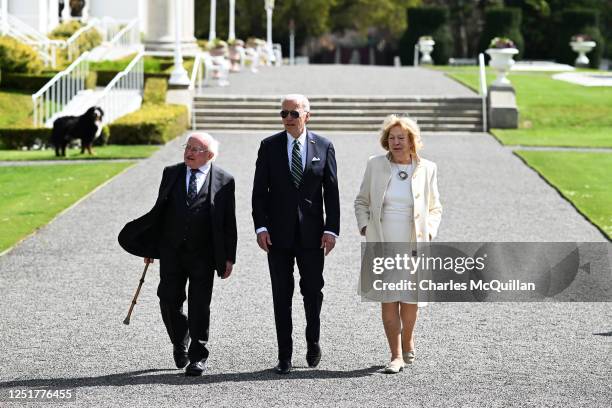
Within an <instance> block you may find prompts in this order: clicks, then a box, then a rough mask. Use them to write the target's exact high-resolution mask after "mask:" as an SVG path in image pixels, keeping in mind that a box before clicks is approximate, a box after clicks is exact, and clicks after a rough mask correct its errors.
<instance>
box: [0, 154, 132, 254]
mask: <svg viewBox="0 0 612 408" xmlns="http://www.w3.org/2000/svg"><path fill="white" fill-rule="evenodd" d="M132 164H133V163H131V162H121V163H91V164H66V165H47V166H11V167H0V231H2V234H0V252H2V251H3V250H5V249H7V248H9V247H11V246H12V245H14V244H15V243H16V242H18V241H19V240H20V239H22V238H24V237H25V236H27V235H28V234H30V233H31V232H33V231H34V230H36V229H37V228H40V227H42V226H43V225H45V224H47V223H48V222H49V221H51V220H52V219H53V218H54V217H55V216H56V215H57V214H58V213H59V212H60V211H62V210H63V209H65V208H67V207H69V206H70V205H72V204H73V203H74V202H76V201H77V200H78V199H80V198H81V197H83V196H84V195H85V194H87V193H89V192H90V191H91V190H93V189H94V188H95V187H96V186H98V185H100V184H101V183H103V182H104V181H106V180H108V179H110V178H111V177H113V176H115V175H116V174H117V173H119V172H121V171H122V170H123V169H125V168H127V167H129V166H131V165H132Z"/></svg>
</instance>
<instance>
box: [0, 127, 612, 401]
mask: <svg viewBox="0 0 612 408" xmlns="http://www.w3.org/2000/svg"><path fill="white" fill-rule="evenodd" d="M217 136H218V138H219V139H220V141H221V154H220V158H219V160H218V164H219V165H220V166H222V167H224V168H226V169H227V170H229V171H230V172H231V173H232V174H234V175H235V177H236V181H237V192H236V193H237V206H238V227H239V251H238V264H237V265H236V268H235V272H234V276H233V277H232V278H231V279H229V280H228V281H221V280H218V279H217V280H215V285H216V287H215V290H214V295H213V304H212V323H211V356H210V359H209V371H208V372H207V374H206V375H205V376H203V377H201V378H195V379H194V378H185V377H184V376H183V375H182V372H181V371H179V370H176V369H173V361H172V355H171V348H170V346H169V344H168V340H167V336H166V333H165V329H164V327H163V323H162V321H161V318H160V315H159V311H158V302H157V297H156V295H155V290H156V285H157V282H158V279H159V278H158V273H159V272H158V271H159V269H158V264H157V263H156V264H154V266H153V268H151V270H150V271H149V274H148V277H147V280H146V282H145V284H144V288H143V291H142V293H141V296H140V300H139V302H138V304H137V305H136V309H135V312H134V315H133V317H132V323H131V325H130V326H124V325H123V324H122V323H121V322H122V320H123V318H124V317H125V314H126V312H127V309H128V306H129V302H130V300H131V298H132V295H133V292H134V290H135V288H136V285H137V283H138V279H139V277H140V274H141V272H142V266H143V264H142V261H141V260H139V259H136V258H134V257H132V256H130V255H128V254H126V253H124V252H123V251H122V250H121V249H120V247H119V246H118V244H117V241H116V236H117V233H118V232H119V230H120V229H121V227H122V226H123V224H124V223H125V222H127V221H128V220H130V219H132V218H135V217H137V216H139V215H141V214H142V213H144V212H145V211H147V210H148V209H149V208H150V207H151V206H152V205H153V202H154V200H155V196H156V194H157V189H158V183H159V181H160V178H161V170H162V168H163V167H164V166H166V165H168V164H171V163H174V162H176V161H179V160H180V157H181V152H180V150H179V147H178V146H179V144H180V141H178V140H177V141H174V142H172V143H170V144H169V145H167V146H166V147H165V148H163V149H161V150H160V151H158V152H157V153H155V154H154V155H153V156H152V157H151V158H150V159H148V160H144V161H141V162H139V163H138V164H136V165H135V166H134V167H132V168H131V169H129V170H127V171H126V172H124V173H123V174H121V175H120V176H119V177H117V178H116V179H114V180H113V181H111V182H110V183H109V184H107V185H106V186H104V187H103V188H101V189H99V190H98V191H96V193H95V194H93V195H91V196H90V197H89V198H87V199H85V200H84V201H83V202H82V203H81V204H80V205H78V206H76V207H75V208H73V209H71V210H70V211H67V212H66V213H64V214H62V215H61V216H60V217H58V218H57V219H56V220H54V221H53V222H51V223H50V224H49V225H48V226H46V227H44V228H42V229H41V230H40V231H39V232H38V233H37V234H36V235H34V236H32V237H30V238H29V239H27V240H25V241H24V242H23V243H22V244H20V245H19V246H17V247H16V248H15V249H14V250H13V251H11V252H9V253H8V254H7V255H5V256H3V257H1V258H0V276H1V278H0V298H1V299H2V308H1V312H0V321H1V322H2V323H1V331H0V350H2V352H1V353H2V354H1V355H2V359H1V363H0V392H2V395H6V393H7V389H8V388H11V389H14V388H21V389H23V388H40V387H55V388H72V389H75V390H76V394H77V401H78V406H79V407H101V406H111V407H114V406H116V407H124V406H134V407H141V406H142V407H151V406H166V407H168V406H249V407H271V406H284V407H285V406H305V407H306V406H309V407H310V406H313V405H315V404H316V405H320V406H343V407H344V406H346V407H352V406H354V407H363V406H368V405H370V406H428V407H431V406H434V407H436V406H439V407H448V406H479V407H480V406H490V407H501V406H526V405H533V406H569V405H570V404H571V406H574V407H576V406H585V407H586V406H589V407H598V406H607V405H608V404H609V401H610V397H611V396H612V390H611V385H610V377H611V374H612V370H611V367H612V365H611V363H612V361H611V353H610V345H611V338H612V337H610V336H611V335H612V327H611V324H610V322H611V321H612V319H611V318H612V312H611V310H610V307H609V305H608V304H604V303H571V304H570V303H566V304H558V303H522V304H521V303H504V304H502V303H497V304H493V303H488V304H476V303H466V304H457V303H444V304H442V303H439V304H431V305H430V306H428V307H426V308H425V309H423V310H422V312H421V316H420V320H419V322H418V324H417V329H416V342H417V360H416V362H415V364H414V365H413V366H412V367H409V368H408V369H407V370H406V372H404V373H403V374H401V375H396V376H388V375H383V374H379V373H378V372H377V370H379V369H380V368H381V367H382V365H384V364H385V363H386V362H387V358H388V355H387V346H386V341H385V337H384V334H383V329H382V324H381V322H380V317H379V314H380V312H379V306H378V305H376V304H371V303H361V302H360V299H359V297H358V296H357V294H356V280H357V274H358V265H359V250H360V247H359V242H360V238H359V236H358V234H357V231H356V226H355V221H354V216H353V211H352V207H353V205H352V203H353V199H354V197H355V194H356V192H357V189H358V188H359V182H360V180H361V177H362V174H363V171H364V167H365V163H366V160H367V157H368V156H370V155H371V154H375V153H377V152H378V151H379V148H378V147H377V143H376V139H377V138H376V136H375V135H356V134H342V133H337V134H332V135H330V138H331V139H332V140H333V142H334V143H335V145H336V150H337V156H338V166H339V169H338V170H339V177H340V188H341V202H342V211H343V212H342V231H341V238H340V240H339V242H338V245H337V247H336V250H335V251H334V252H333V253H332V254H331V255H330V257H329V258H327V266H326V269H325V277H326V287H325V289H324V293H325V301H324V305H323V312H322V347H323V359H322V363H321V365H320V367H319V369H317V370H311V369H307V368H305V366H306V363H305V359H304V355H305V351H306V350H305V341H304V338H303V330H304V327H305V323H304V318H303V312H302V310H303V308H302V306H301V299H300V297H299V296H297V295H296V296H295V297H294V302H295V304H294V325H295V334H296V335H295V337H294V338H295V352H294V365H295V366H296V367H297V369H296V370H295V372H294V373H293V374H291V375H289V376H285V377H279V376H277V375H275V374H273V373H272V372H271V370H270V368H271V367H272V366H273V365H274V364H275V357H276V348H275V336H274V326H273V316H272V299H271V289H270V283H269V276H268V271H267V266H266V262H265V256H264V254H263V253H262V252H261V251H260V250H259V249H258V248H257V247H256V243H255V240H254V236H253V231H252V222H251V217H250V192H251V183H252V177H253V170H254V162H255V156H256V150H257V146H258V142H259V140H261V139H262V138H263V137H264V136H265V135H264V134H247V133H244V132H241V133H240V134H218V135H217ZM424 142H425V144H426V148H425V150H424V152H423V156H424V157H427V158H429V159H432V160H434V161H436V162H437V163H438V165H439V184H440V191H441V194H442V203H443V205H444V211H445V212H444V215H443V220H442V226H441V229H440V237H439V238H440V240H446V241H453V240H458V241H486V240H492V241H548V240H552V241H565V240H567V241H603V240H605V239H604V237H603V236H602V235H601V234H600V233H599V232H598V231H597V229H595V228H594V227H593V226H592V225H591V224H589V223H588V222H587V221H586V220H584V219H583V218H582V217H581V216H580V215H579V214H577V213H576V212H575V211H574V209H573V208H572V207H571V205H570V204H569V203H567V202H566V201H565V200H563V199H562V198H561V197H560V196H559V195H558V194H557V193H556V192H555V191H554V190H553V189H552V188H551V187H549V186H548V185H547V184H546V183H545V182H544V181H542V180H541V178H540V177H539V176H538V175H537V174H536V173H535V172H533V171H532V170H530V169H529V168H527V167H526V166H524V165H523V164H522V162H521V161H520V159H518V158H517V157H515V156H514V155H513V154H512V153H511V152H510V151H509V150H508V149H506V148H504V147H503V146H500V145H499V144H498V143H497V142H496V141H495V140H494V139H493V138H492V137H490V136H488V135H485V134H453V135H445V134H436V135H427V136H425V138H424ZM0 405H2V406H3V403H2V402H1V401H0Z"/></svg>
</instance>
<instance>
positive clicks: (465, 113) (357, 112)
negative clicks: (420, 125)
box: [193, 108, 482, 118]
mask: <svg viewBox="0 0 612 408" xmlns="http://www.w3.org/2000/svg"><path fill="white" fill-rule="evenodd" d="M193 113H194V114H195V115H197V116H207V117H219V116H247V113H246V112H245V111H244V110H234V109H217V108H196V109H194V110H193ZM396 113H397V112H396ZM401 113H402V114H405V115H408V116H410V117H411V118H418V117H427V116H439V115H443V116H446V117H480V116H482V113H481V111H480V110H477V109H469V110H468V109H465V110H448V109H423V110H418V109H409V110H402V111H401ZM388 114H389V111H388V110H387V109H350V110H349V109H347V110H340V109H333V110H332V109H330V110H318V111H314V112H313V115H312V118H318V117H329V116H335V117H353V116H359V117H361V116H376V117H379V118H384V117H385V116H387V115H388ZM248 116H249V117H258V116H259V117H263V116H266V117H274V118H279V111H278V110H272V109H249V110H248Z"/></svg>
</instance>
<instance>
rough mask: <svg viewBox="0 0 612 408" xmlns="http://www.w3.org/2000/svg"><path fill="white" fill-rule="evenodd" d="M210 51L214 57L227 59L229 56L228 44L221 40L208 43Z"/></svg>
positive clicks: (217, 39)
mask: <svg viewBox="0 0 612 408" xmlns="http://www.w3.org/2000/svg"><path fill="white" fill-rule="evenodd" d="M208 51H209V52H210V55H211V56H213V57H225V56H226V55H227V43H226V42H225V41H223V40H221V39H220V38H215V39H214V40H212V41H210V42H209V43H208Z"/></svg>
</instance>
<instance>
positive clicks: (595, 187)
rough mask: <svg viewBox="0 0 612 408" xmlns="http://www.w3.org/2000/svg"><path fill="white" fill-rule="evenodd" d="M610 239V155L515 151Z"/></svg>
mask: <svg viewBox="0 0 612 408" xmlns="http://www.w3.org/2000/svg"><path fill="white" fill-rule="evenodd" d="M516 154H518V155H519V156H520V157H522V158H523V159H524V160H525V161H526V162H527V163H528V164H529V165H530V166H531V167H533V168H534V169H535V170H536V171H537V172H538V173H540V174H541V175H542V176H543V177H544V178H545V179H546V180H547V181H549V182H550V183H551V184H552V185H554V186H555V187H556V188H557V189H558V190H559V191H560V192H561V194H563V196H564V197H565V198H567V199H568V200H569V201H571V202H572V203H573V204H574V205H575V206H576V208H578V210H579V211H580V212H581V213H582V214H584V215H585V216H586V217H588V218H589V219H590V220H591V222H593V223H594V224H596V225H597V226H598V227H599V228H601V229H602V230H603V231H604V232H605V234H606V235H607V236H608V239H612V188H610V187H611V186H612V153H582V152H551V151H525V150H518V151H516Z"/></svg>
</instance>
